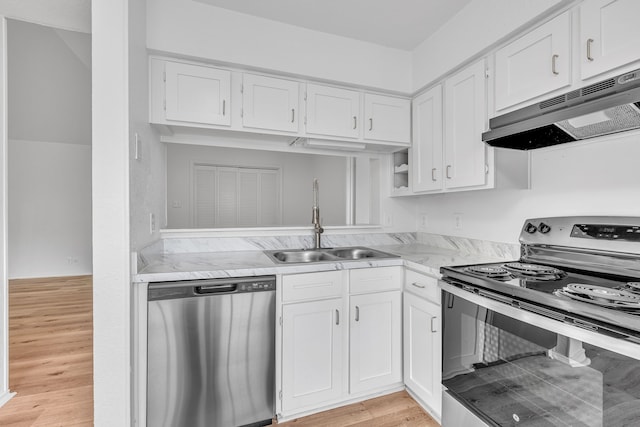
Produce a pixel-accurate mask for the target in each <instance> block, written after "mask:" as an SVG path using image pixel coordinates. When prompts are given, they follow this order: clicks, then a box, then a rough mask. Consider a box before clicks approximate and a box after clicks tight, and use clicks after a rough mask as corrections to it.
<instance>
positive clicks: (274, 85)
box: [242, 74, 300, 132]
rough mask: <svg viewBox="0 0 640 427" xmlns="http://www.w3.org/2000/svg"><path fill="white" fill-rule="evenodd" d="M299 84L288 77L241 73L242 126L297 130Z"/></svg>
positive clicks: (288, 130)
mask: <svg viewBox="0 0 640 427" xmlns="http://www.w3.org/2000/svg"><path fill="white" fill-rule="evenodd" d="M299 87H300V84H299V83H298V82H295V81H291V80H285V79H277V78H273V77H265V76H258V75H254V74H243V76H242V126H243V127H246V128H255V129H268V130H279V131H285V132H298V118H299V116H300V110H299V108H298V93H299Z"/></svg>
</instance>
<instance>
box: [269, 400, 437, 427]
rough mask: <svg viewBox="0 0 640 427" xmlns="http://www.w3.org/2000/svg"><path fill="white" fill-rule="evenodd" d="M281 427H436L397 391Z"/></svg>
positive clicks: (419, 409) (417, 407)
mask: <svg viewBox="0 0 640 427" xmlns="http://www.w3.org/2000/svg"><path fill="white" fill-rule="evenodd" d="M278 425H279V426H284V427H440V424H438V423H437V422H436V421H435V420H434V419H433V418H431V417H430V416H429V414H427V413H426V412H425V411H424V410H423V409H422V408H421V407H420V405H418V404H417V403H416V401H415V400H413V399H412V398H411V396H409V395H408V394H407V392H406V391H401V392H397V393H393V394H388V395H386V396H382V397H377V398H375V399H370V400H365V401H364V402H359V403H354V404H352V405H348V406H343V407H342V408H336V409H332V410H330V411H326V412H320V413H318V414H314V415H309V416H308V417H304V418H298V419H295V420H292V421H289V422H286V423H279V424H278Z"/></svg>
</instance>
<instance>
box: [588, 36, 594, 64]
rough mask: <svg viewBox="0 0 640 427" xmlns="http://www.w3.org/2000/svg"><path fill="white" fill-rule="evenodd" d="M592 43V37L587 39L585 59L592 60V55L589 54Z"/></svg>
mask: <svg viewBox="0 0 640 427" xmlns="http://www.w3.org/2000/svg"><path fill="white" fill-rule="evenodd" d="M592 44H593V39H587V59H588V60H589V61H593V56H591V45H592Z"/></svg>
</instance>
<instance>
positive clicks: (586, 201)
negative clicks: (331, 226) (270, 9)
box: [93, 1, 639, 425]
mask: <svg viewBox="0 0 640 427" xmlns="http://www.w3.org/2000/svg"><path fill="white" fill-rule="evenodd" d="M510 3H511V2H501V3H499V4H492V5H490V6H487V5H486V4H484V3H483V2H480V1H474V2H470V3H469V4H468V5H467V6H466V7H465V8H464V9H463V10H462V11H461V13H459V14H458V15H456V16H455V17H453V18H452V19H451V20H450V21H449V22H448V23H447V24H446V25H444V26H443V27H442V28H441V29H440V30H439V31H438V32H436V33H435V34H434V35H432V36H431V37H430V38H429V39H427V40H426V41H425V42H424V43H422V44H420V45H419V47H418V48H416V49H415V50H413V51H412V52H408V51H401V50H395V49H389V48H384V47H379V46H374V45H371V44H366V43H360V42H356V41H349V40H345V39H343V38H340V39H335V38H333V37H329V36H325V35H319V34H318V33H315V32H307V31H305V30H302V29H300V28H299V27H288V26H282V25H281V24H277V23H274V22H272V21H265V20H260V19H258V18H253V17H250V16H247V15H242V14H236V13H233V12H229V11H226V10H223V9H214V8H213V7H212V6H209V5H206V4H205V3H199V2H189V3H187V4H179V3H178V2H172V1H156V2H151V1H150V2H148V3H147V5H146V10H145V8H144V5H140V4H137V3H136V4H135V5H134V4H132V5H128V6H125V5H107V4H103V3H102V2H94V3H93V7H94V11H93V13H94V16H96V17H99V19H98V18H96V19H95V20H94V23H93V36H94V61H95V62H94V82H96V83H95V84H96V85H97V86H98V87H97V88H95V87H94V91H95V92H94V99H96V101H95V102H97V104H95V105H94V154H95V156H94V157H95V158H99V159H101V160H100V161H99V162H98V161H94V176H95V177H96V178H95V179H96V180H97V182H96V183H94V195H96V196H97V197H96V198H95V200H94V227H95V230H96V232H95V233H96V234H95V235H94V251H95V254H94V260H95V261H94V280H95V299H96V307H95V313H94V315H95V322H96V329H95V332H96V337H95V339H96V344H95V354H96V359H95V361H96V413H95V415H96V420H98V423H104V424H105V425H124V424H127V422H126V421H124V420H128V419H129V416H130V412H131V404H130V399H131V395H130V393H121V392H120V391H121V390H129V388H130V380H129V377H128V374H127V373H128V372H129V360H130V358H131V357H132V356H131V353H132V351H133V350H132V344H131V342H130V334H131V324H130V323H131V321H130V316H129V313H130V307H131V305H132V301H131V295H130V293H129V289H130V288H129V287H128V286H125V284H128V283H129V280H130V273H131V271H132V269H131V266H130V263H131V262H132V261H130V258H129V255H128V254H129V253H130V251H138V250H140V249H142V248H144V247H145V246H147V245H149V244H151V243H153V242H154V241H156V240H157V239H158V237H159V236H160V234H159V232H158V230H157V229H158V227H156V229H155V231H154V232H153V233H150V232H149V222H150V221H149V216H150V213H154V214H155V218H158V219H159V218H163V212H164V211H165V201H164V193H165V190H164V187H163V185H164V184H162V183H163V182H164V180H163V179H162V177H163V168H162V164H163V154H162V146H163V145H162V144H160V143H157V141H158V136H157V134H156V133H155V130H153V129H152V128H151V127H150V126H149V125H148V122H149V118H148V113H147V111H146V102H144V100H145V99H146V98H147V95H146V94H147V88H148V83H147V73H148V68H149V64H148V59H147V58H148V57H147V51H146V48H149V49H150V50H152V51H154V52H164V53H165V54H169V53H173V54H174V55H178V56H181V57H184V58H186V59H192V60H193V59H197V58H199V59H201V60H208V61H215V62H216V63H218V64H220V63H222V64H242V65H244V66H247V67H251V69H258V70H263V71H266V70H269V71H271V72H272V73H273V72H277V74H280V73H285V75H289V76H290V75H291V74H293V75H295V76H298V77H304V78H305V79H309V80H313V81H315V80H320V81H329V82H340V83H341V85H343V86H344V85H346V86H349V85H356V86H357V87H364V88H366V89H369V88H376V89H377V90H384V91H390V92H391V93H396V94H397V93H401V94H402V93H404V94H413V93H417V92H418V91H421V89H423V88H424V89H427V88H428V87H429V86H431V83H433V82H437V81H440V80H442V79H443V78H445V77H446V76H448V75H449V74H450V73H451V72H453V71H456V70H460V69H462V65H463V64H470V63H471V62H473V61H474V60H476V59H480V58H481V57H483V55H486V54H488V53H489V52H493V48H494V46H497V45H499V44H501V43H505V42H506V41H508V40H509V39H510V38H511V37H512V36H515V35H516V33H518V34H519V33H520V32H526V31H525V29H527V28H529V27H533V26H535V25H534V23H536V22H542V21H544V20H548V19H549V18H550V17H551V15H556V14H559V13H560V12H562V11H563V10H565V9H568V8H569V7H570V6H573V5H574V3H575V2H558V1H547V2H536V3H535V4H532V2H519V3H518V4H517V5H513V4H510ZM118 6H120V7H118ZM122 7H124V9H122ZM126 7H130V8H131V9H130V10H126ZM126 15H128V16H129V18H128V20H125V19H124V17H125V16H126ZM105 17H109V19H106V18H105ZM479 17H484V19H478V18H479ZM103 19H104V20H105V21H108V22H102V20H103ZM487 20H490V21H491V23H492V24H491V25H487V24H486V22H487ZM128 22H129V23H134V22H135V23H136V25H133V24H131V28H129V26H128V24H127V23H128ZM145 22H146V27H147V28H145V25H143V24H144V23H145ZM212 22H215V23H216V25H212V24H211V23H212ZM576 22H578V21H576ZM168 28H171V29H172V31H167V29H168ZM248 29H251V30H248ZM572 29H573V31H576V32H577V31H578V28H577V26H573V27H572ZM247 31H249V32H251V33H252V34H254V35H255V37H253V38H247V36H246V33H247ZM254 31H255V32H254ZM576 34H577V33H576ZM203 40H223V41H224V42H223V43H203ZM117 41H120V42H117ZM126 46H129V48H128V49H125V47H126ZM575 50H576V52H574V54H575V55H576V57H577V56H578V53H577V49H575ZM353 52H358V55H356V56H354V55H353ZM434 58H438V61H434V60H433V59H434ZM336 63H337V64H341V66H340V67H336V66H335V65H334V64H336ZM636 65H637V64H636ZM577 68H578V67H574V68H573V69H572V71H573V73H575V75H576V76H578V69H577ZM623 68H624V70H627V71H628V70H631V69H635V68H638V67H637V66H636V67H635V68H634V67H633V66H629V65H625V66H624V67H623ZM372 70H373V71H372ZM622 72H623V70H622V69H621V68H618V69H616V72H615V73H612V74H619V73H622ZM577 80H578V78H575V79H574V80H573V81H577ZM596 80H598V79H597V78H596ZM100 82H109V84H108V85H105V86H104V87H103V86H102V84H101V83H100ZM113 85H115V87H121V88H125V87H128V88H129V91H131V93H129V92H128V91H122V93H120V92H116V93H114V91H113V90H112V88H113V87H114V86H113ZM565 90H568V89H567V88H565ZM565 90H562V89H559V90H558V93H562V92H563V91H565ZM554 93H556V92H554ZM547 96H548V94H547ZM101 99H105V102H108V103H109V104H108V105H105V104H101V101H100V100H101ZM134 133H138V135H139V137H140V141H141V149H142V156H141V157H142V161H141V162H137V163H136V162H134V161H133V160H130V151H129V148H130V146H129V144H128V143H126V141H129V140H132V139H133V136H134V135H133V134H134ZM636 139H637V134H634V133H633V132H630V133H626V134H621V135H617V136H613V137H604V138H601V139H599V140H594V142H593V143H591V142H586V143H582V144H578V143H576V144H569V145H565V146H558V147H553V148H549V149H542V150H538V151H533V152H531V159H530V166H529V172H530V174H531V183H530V189H505V190H479V191H465V192H457V193H442V194H434V195H429V196H415V197H408V198H390V197H388V196H387V195H388V194H389V193H390V191H391V188H390V185H389V183H388V182H384V181H383V182H381V193H383V194H382V196H381V201H380V205H381V208H380V211H381V213H384V214H385V215H382V216H383V217H389V218H390V221H385V222H386V225H385V226H384V227H383V228H382V229H381V230H378V232H383V233H393V232H407V231H408V232H411V231H417V230H420V231H425V232H427V233H431V234H440V235H447V236H456V237H464V238H471V239H479V240H486V241H492V242H507V243H510V244H517V236H518V233H519V230H520V228H521V226H522V224H523V222H524V220H525V219H526V218H530V217H543V216H557V215H569V214H601V215H616V216H618V215H622V216H633V215H637V206H634V203H632V201H634V200H638V195H639V188H638V185H637V183H638V175H637V174H638V172H637V170H636V168H635V167H634V166H635V163H634V162H633V158H634V157H635V156H634V154H636V153H637V151H638V148H637V144H635V143H634V142H635V140H636ZM603 140H604V141H603ZM114 141H119V142H120V144H121V145H119V146H118V147H119V150H114V149H113V147H114V144H115V142H114ZM133 145H134V144H133V143H131V147H133ZM132 151H133V150H132ZM131 157H132V158H133V156H132V155H131ZM145 160H146V161H145ZM130 162H131V163H132V166H131V168H130ZM385 176H386V175H385ZM158 183H160V184H158ZM127 188H130V190H129V191H130V196H129V194H128V193H127V192H126V191H124V190H123V189H127ZM123 191H124V192H123ZM129 212H130V213H131V217H130V215H129ZM423 217H424V218H425V220H424V221H423V220H422V218H423ZM454 218H457V219H458V220H457V221H454ZM407 224H409V225H408V226H407ZM129 230H130V231H129ZM310 232H311V227H310V226H309V233H310ZM247 233H248V234H249V235H252V234H255V233H251V232H247ZM332 233H333V232H332V231H331V230H328V231H326V234H325V235H326V236H330V235H331V234H332ZM115 236H117V237H118V238H117V239H116V238H115ZM134 271H135V270H134ZM114 283H117V284H119V285H118V286H114ZM102 420H104V421H102Z"/></svg>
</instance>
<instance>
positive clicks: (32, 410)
mask: <svg viewBox="0 0 640 427" xmlns="http://www.w3.org/2000/svg"><path fill="white" fill-rule="evenodd" d="M92 297H93V295H92V283H91V277H90V276H78V277H64V278H50V279H31V280H26V279H25V280H12V281H10V283H9V341H10V343H9V383H10V389H11V391H14V392H17V395H16V396H15V397H14V398H13V399H11V400H10V401H9V402H8V403H7V404H6V405H4V406H3V407H2V408H0V426H3V427H9V426H11V427H44V426H46V427H80V426H92V425H93V354H92V351H93V319H92V311H93V307H92V299H93V298H92ZM279 425H282V426H291V427H348V426H349V427H351V426H353V427H396V426H405V427H414V426H415V427H417V426H421V427H437V426H438V423H436V422H435V421H434V420H433V419H431V418H430V417H429V415H428V414H427V413H426V412H424V411H423V410H422V408H420V406H419V405H418V404H417V403H416V402H415V401H414V400H413V399H412V398H411V397H410V396H409V395H408V394H407V393H406V392H399V393H393V394H390V395H387V396H383V397H378V398H375V399H371V400H367V401H364V402H360V403H355V404H352V405H348V406H344V407H342V408H337V409H333V410H331V411H326V412H321V413H319V414H315V415H310V416H308V417H304V418H299V419H296V420H292V421H289V422H287V423H281V424H279ZM123 427H124V426H123Z"/></svg>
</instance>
